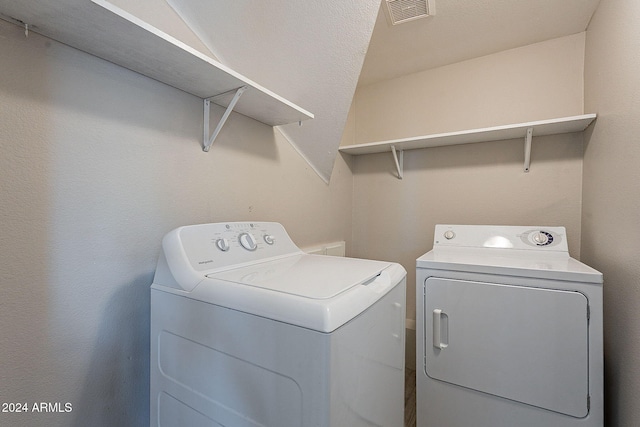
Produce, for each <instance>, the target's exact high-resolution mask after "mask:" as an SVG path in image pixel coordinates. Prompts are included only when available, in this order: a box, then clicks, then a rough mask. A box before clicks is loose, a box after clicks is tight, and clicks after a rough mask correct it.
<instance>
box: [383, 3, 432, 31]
mask: <svg viewBox="0 0 640 427" xmlns="http://www.w3.org/2000/svg"><path fill="white" fill-rule="evenodd" d="M384 3H385V4H386V6H387V7H386V9H387V17H388V18H389V23H390V24H391V25H397V24H402V23H403V22H408V21H413V20H414V19H418V18H426V17H427V16H432V15H435V14H436V6H435V0H384Z"/></svg>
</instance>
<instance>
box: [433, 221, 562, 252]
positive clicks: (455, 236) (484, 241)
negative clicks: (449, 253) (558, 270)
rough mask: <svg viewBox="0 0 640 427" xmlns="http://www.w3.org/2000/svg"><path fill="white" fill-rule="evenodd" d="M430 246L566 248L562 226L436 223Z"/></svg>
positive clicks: (554, 249) (555, 249) (529, 248)
mask: <svg viewBox="0 0 640 427" xmlns="http://www.w3.org/2000/svg"><path fill="white" fill-rule="evenodd" d="M433 247H434V248H435V247H470V248H500V249H523V250H548V251H563V252H568V251H569V248H568V246H567V241H566V230H565V228H564V227H527V226H523V227H521V226H496V225H445V224H438V225H436V229H435V235H434V239H433Z"/></svg>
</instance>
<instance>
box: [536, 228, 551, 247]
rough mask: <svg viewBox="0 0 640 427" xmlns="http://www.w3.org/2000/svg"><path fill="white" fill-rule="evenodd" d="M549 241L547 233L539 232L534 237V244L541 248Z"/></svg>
mask: <svg viewBox="0 0 640 427" xmlns="http://www.w3.org/2000/svg"><path fill="white" fill-rule="evenodd" d="M548 241H549V236H548V235H547V233H545V232H542V231H538V232H536V233H535V234H534V235H533V242H534V243H535V244H536V245H540V246H542V245H546V244H547V242H548Z"/></svg>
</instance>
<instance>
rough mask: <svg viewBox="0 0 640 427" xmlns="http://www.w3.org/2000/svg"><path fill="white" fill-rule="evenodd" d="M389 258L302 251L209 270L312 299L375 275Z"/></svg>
mask: <svg viewBox="0 0 640 427" xmlns="http://www.w3.org/2000/svg"><path fill="white" fill-rule="evenodd" d="M389 265H390V263H388V262H382V261H373V260H365V259H358V258H344V257H330V256H322V255H308V254H300V255H294V256H288V257H285V258H282V259H279V260H275V261H269V262H262V263H257V264H253V265H250V266H246V267H242V268H236V269H233V270H227V271H224V272H220V273H212V274H208V275H207V277H208V278H211V279H217V280H224V281H228V282H233V283H237V284H241V285H247V286H252V287H256V288H261V289H265V290H270V291H276V292H282V293H285V294H290V295H295V296H298V297H303V298H311V299H320V300H324V299H329V298H333V297H335V296H336V295H338V294H340V293H342V292H344V291H345V290H347V289H350V288H352V287H354V286H356V285H359V284H362V283H363V282H366V281H368V280H370V279H373V278H374V277H376V276H377V275H378V274H380V272H381V271H382V270H384V269H385V268H387V267H388V266H389Z"/></svg>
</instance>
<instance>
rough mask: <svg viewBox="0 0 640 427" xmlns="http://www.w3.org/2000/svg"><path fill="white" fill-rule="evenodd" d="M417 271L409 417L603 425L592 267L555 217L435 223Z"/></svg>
mask: <svg viewBox="0 0 640 427" xmlns="http://www.w3.org/2000/svg"><path fill="white" fill-rule="evenodd" d="M416 280H417V284H416V292H417V295H416V301H417V307H416V308H417V319H418V321H417V322H416V323H417V331H416V333H417V337H418V345H417V351H416V352H417V424H418V427H469V426H473V427H516V426H517V427H602V425H603V347H602V274H601V273H599V272H598V271H596V270H594V269H592V268H590V267H588V266H586V265H585V264H582V263H580V262H579V261H577V260H575V259H573V258H571V257H570V256H569V251H568V246H567V239H566V231H565V229H564V227H516V226H470V225H437V226H436V228H435V238H434V244H433V249H432V250H431V251H430V252H428V253H426V254H425V255H423V256H421V257H420V258H418V259H417V262H416Z"/></svg>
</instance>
